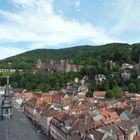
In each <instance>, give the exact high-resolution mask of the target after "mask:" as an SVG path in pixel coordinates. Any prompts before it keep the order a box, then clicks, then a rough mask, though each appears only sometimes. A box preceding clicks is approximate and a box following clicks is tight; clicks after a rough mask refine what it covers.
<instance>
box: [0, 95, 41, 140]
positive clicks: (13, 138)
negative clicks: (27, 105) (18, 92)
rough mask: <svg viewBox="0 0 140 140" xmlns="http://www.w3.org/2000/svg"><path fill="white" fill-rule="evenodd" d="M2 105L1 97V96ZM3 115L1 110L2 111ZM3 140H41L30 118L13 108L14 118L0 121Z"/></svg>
mask: <svg viewBox="0 0 140 140" xmlns="http://www.w3.org/2000/svg"><path fill="white" fill-rule="evenodd" d="M0 104H1V96H0ZM0 114H1V109H0ZM0 139H1V140H27V139H28V140H39V137H38V136H37V135H36V133H35V131H34V130H33V126H32V124H31V123H30V121H29V120H28V118H27V117H26V116H25V115H24V114H23V113H22V112H19V111H18V110H16V109H14V108H13V118H12V119H7V120H0Z"/></svg>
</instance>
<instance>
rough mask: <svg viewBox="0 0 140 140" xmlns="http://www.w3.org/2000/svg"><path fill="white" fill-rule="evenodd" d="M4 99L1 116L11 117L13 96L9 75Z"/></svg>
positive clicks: (3, 117)
mask: <svg viewBox="0 0 140 140" xmlns="http://www.w3.org/2000/svg"><path fill="white" fill-rule="evenodd" d="M3 97H4V99H3V101H2V105H1V118H2V119H11V118H12V116H13V105H12V96H11V92H10V85H9V77H7V84H6V87H5V93H4V95H3Z"/></svg>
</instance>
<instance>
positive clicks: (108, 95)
mask: <svg viewBox="0 0 140 140" xmlns="http://www.w3.org/2000/svg"><path fill="white" fill-rule="evenodd" d="M113 97H114V93H113V91H112V90H110V89H109V90H107V92H106V98H111V99H112V98H113Z"/></svg>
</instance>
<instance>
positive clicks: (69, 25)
mask: <svg viewBox="0 0 140 140" xmlns="http://www.w3.org/2000/svg"><path fill="white" fill-rule="evenodd" d="M112 42H123V43H130V44H132V43H137V42H140V0H0V50H1V52H2V53H1V55H0V59H3V58H6V57H9V56H12V55H15V54H19V53H22V52H25V51H28V50H32V49H37V48H65V47H71V46H77V45H84V44H88V45H100V44H106V43H112Z"/></svg>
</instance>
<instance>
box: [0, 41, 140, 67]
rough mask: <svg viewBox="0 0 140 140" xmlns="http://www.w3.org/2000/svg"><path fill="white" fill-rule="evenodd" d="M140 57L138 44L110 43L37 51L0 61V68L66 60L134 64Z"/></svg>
mask: <svg viewBox="0 0 140 140" xmlns="http://www.w3.org/2000/svg"><path fill="white" fill-rule="evenodd" d="M139 57H140V43H138V44H133V45H129V44H122V43H112V44H106V45H101V46H88V45H85V46H77V47H71V48H64V49H37V50H32V51H28V52H25V53H22V54H19V55H16V56H13V57H9V58H7V59H4V60H1V61H0V68H19V69H31V68H32V67H34V66H35V64H36V61H37V59H39V58H40V59H42V60H47V59H54V60H60V59H68V60H71V63H75V64H83V65H85V64H93V65H94V63H97V62H104V61H106V60H113V61H116V62H120V63H123V62H128V63H136V62H138V60H139Z"/></svg>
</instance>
